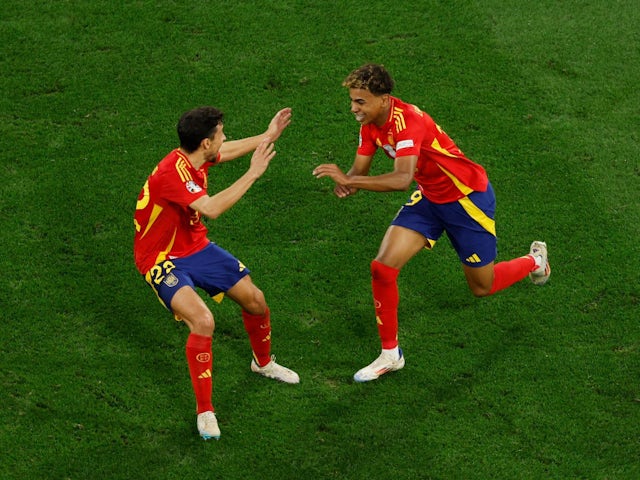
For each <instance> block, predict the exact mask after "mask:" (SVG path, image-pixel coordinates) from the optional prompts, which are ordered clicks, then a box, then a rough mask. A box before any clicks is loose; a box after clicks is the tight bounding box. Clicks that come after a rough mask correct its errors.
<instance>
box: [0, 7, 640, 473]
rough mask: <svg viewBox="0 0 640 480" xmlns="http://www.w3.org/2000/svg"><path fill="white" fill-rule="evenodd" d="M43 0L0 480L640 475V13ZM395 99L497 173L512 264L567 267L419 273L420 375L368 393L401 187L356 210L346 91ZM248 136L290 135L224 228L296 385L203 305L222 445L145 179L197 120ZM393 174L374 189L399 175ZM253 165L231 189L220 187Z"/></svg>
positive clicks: (444, 252) (5, 283)
mask: <svg viewBox="0 0 640 480" xmlns="http://www.w3.org/2000/svg"><path fill="white" fill-rule="evenodd" d="M390 5H391V4H390V3H389V2H381V1H372V2H369V3H367V4H364V3H361V2H359V3H356V2H328V1H325V0H322V1H317V2H303V1H299V0H298V1H296V0H282V1H280V2H267V1H256V2H236V1H219V2H178V1H169V0H167V1H159V2H148V1H142V0H138V1H127V2H106V1H91V2H82V1H72V0H61V1H57V2H43V1H35V0H29V1H25V2H14V3H9V4H8V5H4V6H3V8H2V12H1V13H0V41H1V44H2V48H1V49H0V71H1V73H2V75H1V76H0V88H1V92H2V95H0V142H1V146H2V157H1V160H0V162H1V163H0V183H1V185H2V193H1V196H0V213H1V216H0V245H1V246H2V250H3V253H2V255H0V269H1V271H2V275H0V306H1V307H2V328H0V345H2V348H1V350H0V352H1V353H0V403H1V405H2V409H0V456H1V458H2V460H1V461H0V477H1V478H3V479H5V478H6V479H31V478H34V479H36V478H38V479H40V478H51V479H85V478H105V479H132V478H158V479H173V478H175V479H184V478H221V479H245V478H250V479H253V478H256V479H257V478H267V477H268V478H281V479H299V478H309V479H311V478H313V479H316V478H318V479H320V478H322V479H325V478H326V479H365V478H366V479H387V478H400V479H541V478H549V479H552V478H553V479H569V478H571V479H573V478H576V479H602V480H605V479H607V480H613V479H636V478H640V449H639V441H640V426H639V425H640V331H639V328H638V321H637V318H638V311H639V298H640V275H639V273H638V269H639V266H640V265H639V263H638V258H640V248H639V247H638V245H639V243H638V239H639V238H640V227H639V225H640V204H639V202H638V191H640V148H639V133H638V132H639V131H640V109H639V107H638V105H640V93H639V91H638V88H637V83H638V80H637V79H638V78H640V47H639V45H640V38H639V37H640V33H639V31H638V29H637V25H638V22H639V21H640V10H638V8H637V5H636V4H635V2H630V1H618V2H613V3H611V2H609V3H607V2H580V1H567V2H549V1H543V2H537V3H535V4H534V3H533V2H497V1H491V0H490V1H486V2H469V1H460V2H448V3H443V2H434V1H418V2H395V3H394V4H393V8H392V7H391V6H390ZM366 61H376V62H382V63H384V64H385V65H386V66H387V67H388V68H389V69H390V70H391V72H392V73H393V74H394V77H395V79H396V82H397V87H396V91H395V93H396V94H397V95H399V96H401V97H402V98H404V99H406V100H408V101H411V102H413V103H416V104H417V105H419V106H420V107H422V108H424V109H425V110H426V111H428V112H429V113H431V114H432V116H433V117H434V118H435V119H436V121H437V122H438V123H440V124H441V125H442V126H443V127H444V128H445V130H447V132H448V133H449V134H450V135H451V136H452V137H453V138H454V139H456V141H457V142H458V144H459V145H460V147H461V148H462V149H463V150H464V151H465V152H466V153H467V154H468V155H469V156H470V157H471V158H473V159H475V160H477V161H479V162H480V163H482V164H483V165H485V167H486V168H487V170H488V172H489V175H490V177H491V180H492V183H493V185H494V188H495V190H496V193H497V197H498V214H497V215H498V216H497V221H498V235H499V250H500V253H499V259H501V260H506V259H509V258H512V257H515V256H518V255H521V254H523V253H524V252H526V251H527V249H528V246H529V243H530V242H531V240H533V239H537V238H540V239H543V240H545V241H547V243H548V244H549V246H550V254H551V261H552V266H553V276H552V278H551V280H550V282H549V283H548V284H547V285H545V286H544V287H543V288H536V287H534V286H532V285H531V284H530V283H528V282H522V283H520V284H517V285H515V286H513V287H512V288H510V289H509V290H508V291H506V292H502V293H500V294H499V295H497V296H494V297H491V298H486V299H481V300H479V299H474V298H472V296H471V294H470V293H469V292H468V290H467V287H466V285H465V282H464V278H463V275H462V272H461V269H460V267H459V265H458V262H457V259H456V256H455V254H454V252H453V250H452V249H451V247H450V245H449V244H448V242H447V241H446V240H443V241H442V242H440V243H439V244H438V245H437V247H436V249H435V251H434V252H425V253H423V254H420V255H419V256H417V257H416V258H415V259H414V260H413V261H412V262H411V263H410V264H409V265H408V266H407V267H406V268H405V269H404V270H403V272H402V274H401V276H400V280H399V282H400V290H401V307H400V327H401V332H400V334H401V342H402V346H403V349H404V351H405V354H406V357H407V366H406V367H405V369H404V370H402V371H401V372H398V373H395V374H393V375H389V376H388V377H385V378H382V379H380V381H378V382H374V383H373V384H365V385H358V384H354V383H353V382H352V380H351V376H352V374H353V373H354V371H355V370H357V369H358V368H360V367H361V366H363V365H364V364H366V363H367V362H369V361H371V360H372V359H373V358H374V357H375V355H377V352H378V348H379V345H378V340H377V335H376V330H375V324H374V320H373V318H372V316H373V313H372V307H371V297H370V286H369V262H370V260H371V258H373V257H374V256H375V254H376V251H377V248H378V244H379V242H380V240H381V238H382V235H383V233H384V230H385V229H386V227H387V225H388V223H389V221H390V219H391V218H392V216H393V214H394V213H395V212H396V210H397V208H398V207H399V205H400V204H401V203H402V202H403V201H404V199H405V197H406V194H404V193H397V194H386V195H382V194H373V193H367V192H361V193H360V194H358V195H356V196H355V197H353V198H350V199H347V200H339V199H337V198H335V197H333V195H332V194H331V185H330V184H329V183H328V182H326V181H317V180H315V179H314V178H313V176H312V175H311V171H312V169H313V167H314V166H316V165H317V164H319V163H325V162H335V163H338V164H339V165H341V166H343V167H344V168H348V167H349V166H350V164H351V161H352V158H353V154H354V150H355V144H356V140H357V124H356V123H355V122H354V121H353V119H352V117H351V115H350V114H349V111H348V108H349V105H348V98H347V95H346V91H344V89H343V88H341V87H340V83H341V81H342V79H343V78H344V76H345V75H346V74H347V73H348V72H349V71H350V70H351V69H353V68H355V67H357V66H359V65H360V64H362V63H364V62H366ZM202 104H212V105H215V106H217V107H219V108H221V109H223V110H224V111H225V113H226V120H225V132H226V134H227V135H228V136H229V137H230V138H241V137H243V136H247V135H251V134H255V133H259V132H261V131H262V130H263V129H264V128H265V127H266V125H267V122H268V120H269V119H270V118H271V116H272V115H273V113H275V111H277V110H278V109H279V108H281V107H283V106H291V107H292V108H293V110H294V121H293V124H292V125H291V127H290V128H289V129H288V130H287V132H286V133H285V134H284V135H283V137H282V138H281V140H280V141H279V142H278V148H277V149H278V155H277V157H276V159H275V160H274V162H273V164H272V166H271V167H270V169H269V171H268V172H267V173H266V174H265V176H264V177H263V178H262V179H261V180H260V181H259V182H258V183H257V184H256V185H255V186H254V187H253V188H252V190H250V192H249V193H248V194H247V196H246V198H244V199H243V200H242V201H241V202H240V203H239V204H238V205H237V206H236V207H235V208H234V209H232V210H231V211H230V212H228V213H227V214H225V215H224V216H222V217H221V218H220V219H218V220H216V221H215V222H210V230H211V238H212V239H214V240H215V241H216V242H218V243H219V244H220V245H222V246H223V247H225V248H227V249H228V250H230V251H231V252H233V253H234V254H235V255H236V256H238V257H239V258H240V259H241V260H243V261H244V262H245V263H246V264H247V265H248V266H249V267H250V268H251V269H252V271H253V278H254V280H255V282H256V283H257V284H258V285H259V287H260V288H261V289H262V290H263V291H264V292H265V294H266V296H267V299H268V302H269V304H270V306H271V309H272V312H273V334H274V352H275V353H276V354H277V355H278V358H279V360H280V361H282V363H284V364H286V365H288V366H291V367H293V368H295V369H296V370H297V371H298V372H299V373H300V375H301V377H302V383H301V384H300V385H298V386H287V385H280V384H275V383H273V382H270V381H268V380H265V379H261V378H260V377H256V376H255V375H254V374H252V373H251V372H250V371H249V368H248V367H249V361H250V352H249V345H248V341H247V339H246V336H245V333H244V330H243V328H242V322H241V319H240V314H239V310H238V308H237V306H236V305H234V304H233V303H231V302H229V301H225V302H223V303H222V304H221V305H212V309H213V312H214V315H215V317H216V322H217V329H216V335H215V339H214V353H215V372H214V401H215V405H216V408H217V410H218V416H219V419H220V426H221V429H222V438H221V440H220V441H219V442H207V443H205V442H203V441H201V440H200V439H199V437H198V436H197V434H196V432H195V416H194V402H193V398H192V392H191V387H190V383H189V378H188V372H187V367H186V362H185V360H184V342H185V338H186V334H187V332H186V328H185V327H184V326H183V325H180V324H177V323H175V322H174V321H173V320H172V319H171V316H170V315H169V314H168V313H167V312H165V311H164V310H163V309H162V307H161V306H160V304H159V303H158V302H157V301H156V299H155V298H154V296H153V295H152V294H151V292H150V291H149V289H148V287H147V286H146V285H145V284H144V282H143V281H142V280H141V279H140V278H139V276H138V274H137V273H136V271H135V268H134V266H133V261H132V253H131V244H132V236H133V226H132V215H133V209H134V203H135V198H136V196H137V194H138V192H139V189H140V188H141V185H142V183H143V182H144V179H145V178H146V176H147V175H148V173H149V172H150V170H151V169H152V168H153V166H154V165H155V164H156V163H157V162H158V161H159V159H160V158H162V156H163V155H164V154H165V153H166V152H167V151H169V150H170V149H171V148H173V147H174V146H175V145H176V143H177V139H176V135H175V123H176V121H177V118H178V116H179V114H180V113H182V111H184V110H185V109H187V108H190V107H193V106H196V105H202ZM390 167H391V165H390V163H389V161H388V160H386V159H385V158H384V157H382V156H380V157H379V160H378V161H377V162H376V163H375V165H374V169H375V171H376V172H383V171H387V170H388V169H389V168H390ZM246 168H247V161H246V160H240V161H238V162H235V163H232V164H225V165H223V166H221V167H220V168H217V169H215V170H212V175H211V181H210V184H211V189H212V190H215V189H219V188H224V187H225V186H226V185H228V184H230V183H231V182H233V181H234V180H235V179H236V178H237V177H238V176H239V175H241V174H242V172H243V171H244V170H245V169H246Z"/></svg>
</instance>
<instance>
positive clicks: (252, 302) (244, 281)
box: [226, 275, 267, 315]
mask: <svg viewBox="0 0 640 480" xmlns="http://www.w3.org/2000/svg"><path fill="white" fill-rule="evenodd" d="M226 294H227V296H228V297H229V298H230V299H231V300H233V301H234V302H236V303H237V304H238V305H240V308H242V310H244V311H246V312H249V313H251V314H252V315H264V314H265V312H266V311H267V302H266V300H265V298H264V293H262V290H260V289H259V288H258V287H256V285H255V284H254V283H253V280H251V276H250V275H247V276H245V277H242V278H241V279H240V280H239V281H238V282H237V283H236V284H235V285H234V286H233V287H231V288H230V289H229V290H228V291H227V292H226Z"/></svg>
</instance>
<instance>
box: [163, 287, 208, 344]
mask: <svg viewBox="0 0 640 480" xmlns="http://www.w3.org/2000/svg"><path fill="white" fill-rule="evenodd" d="M171 310H172V311H173V313H174V315H176V317H177V318H180V319H181V320H182V321H183V322H184V323H185V324H186V325H187V326H188V327H189V330H191V332H193V333H197V334H200V335H211V334H212V333H213V328H214V320H213V314H212V313H211V310H209V308H208V307H207V305H206V304H205V303H204V301H203V300H202V298H200V295H198V293H197V292H196V291H195V290H194V289H193V288H192V287H190V286H184V287H182V288H180V289H179V290H178V291H177V292H176V293H175V295H174V296H173V298H172V299H171Z"/></svg>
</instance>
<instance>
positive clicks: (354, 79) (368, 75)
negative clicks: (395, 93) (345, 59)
mask: <svg viewBox="0 0 640 480" xmlns="http://www.w3.org/2000/svg"><path fill="white" fill-rule="evenodd" d="M394 85H395V83H394V81H393V78H391V75H390V74H389V72H387V70H386V69H385V68H384V65H377V64H375V63H367V64H365V65H362V66H361V67H359V68H356V69H355V70H354V71H353V72H351V73H350V74H349V75H348V76H347V78H345V79H344V82H342V86H343V87H348V88H361V89H363V90H369V91H370V92H371V93H373V94H374V95H384V94H385V93H391V91H392V90H393V87H394Z"/></svg>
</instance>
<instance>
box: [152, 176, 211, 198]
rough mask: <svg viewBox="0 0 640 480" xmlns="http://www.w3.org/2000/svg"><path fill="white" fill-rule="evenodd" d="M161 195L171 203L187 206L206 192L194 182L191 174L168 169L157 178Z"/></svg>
mask: <svg viewBox="0 0 640 480" xmlns="http://www.w3.org/2000/svg"><path fill="white" fill-rule="evenodd" d="M158 184H159V185H158V186H159V188H160V189H161V190H160V191H161V192H162V196H163V197H164V198H165V199H166V200H167V201H169V202H171V203H176V204H178V205H181V206H184V207H187V206H189V205H191V204H192V203H193V202H195V201H196V200H197V199H199V198H200V197H203V196H205V195H206V194H207V190H206V188H204V186H203V185H200V184H199V183H198V182H196V181H195V180H194V179H193V178H192V177H191V175H188V173H187V174H185V173H184V172H182V173H181V174H179V173H178V170H177V169H173V170H169V171H168V172H165V174H164V175H162V178H160V179H159V182H158Z"/></svg>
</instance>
